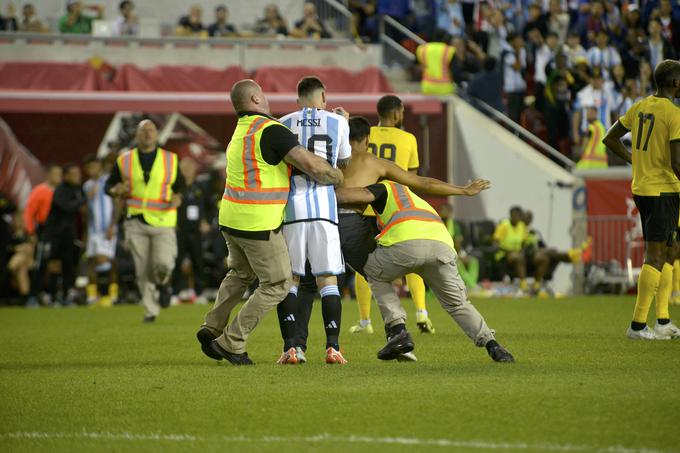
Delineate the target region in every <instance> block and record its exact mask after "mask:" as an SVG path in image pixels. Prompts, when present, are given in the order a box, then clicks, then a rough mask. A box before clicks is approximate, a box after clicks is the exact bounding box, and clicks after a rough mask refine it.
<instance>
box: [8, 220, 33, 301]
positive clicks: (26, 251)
mask: <svg viewBox="0 0 680 453" xmlns="http://www.w3.org/2000/svg"><path fill="white" fill-rule="evenodd" d="M8 239H9V245H10V247H11V257H10V259H9V262H8V263H7V270H8V271H9V272H10V274H11V276H12V278H13V280H14V283H15V285H16V289H17V292H18V293H19V296H20V297H21V299H22V300H23V301H24V302H25V301H26V299H27V298H28V295H29V293H30V290H31V277H30V272H31V268H32V267H33V253H34V249H35V245H34V244H33V242H31V241H30V239H29V237H28V235H27V234H26V231H25V229H24V222H23V217H22V216H21V213H20V212H18V211H17V212H15V213H14V215H13V216H12V231H11V232H10V235H9V237H8ZM0 282H2V279H0Z"/></svg>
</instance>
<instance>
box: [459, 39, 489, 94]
mask: <svg viewBox="0 0 680 453" xmlns="http://www.w3.org/2000/svg"><path fill="white" fill-rule="evenodd" d="M451 44H452V45H453V47H454V48H455V49H456V53H455V54H454V55H453V60H452V61H451V75H452V76H453V81H454V82H456V83H457V84H458V85H461V84H464V83H467V82H469V81H470V80H471V79H472V76H473V75H474V74H476V73H478V72H479V71H480V70H481V68H482V63H483V62H484V59H485V58H486V54H485V53H484V51H483V50H482V48H481V47H479V45H477V43H476V42H474V41H473V40H471V39H466V38H462V37H460V36H459V37H456V38H453V40H452V41H451Z"/></svg>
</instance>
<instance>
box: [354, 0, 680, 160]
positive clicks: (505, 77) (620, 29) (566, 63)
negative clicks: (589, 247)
mask: <svg viewBox="0 0 680 453" xmlns="http://www.w3.org/2000/svg"><path fill="white" fill-rule="evenodd" d="M358 3H361V4H364V5H365V4H366V3H370V2H358ZM378 3H379V2H378ZM398 3H401V4H402V10H401V11H400V12H398V11H395V16H396V17H398V20H400V22H402V23H403V24H407V25H408V26H409V27H410V28H412V29H413V30H414V31H416V32H417V33H418V34H420V35H421V36H423V37H424V38H425V39H426V40H428V41H439V42H445V43H447V44H449V45H450V46H452V47H453V48H454V49H455V54H454V56H453V58H452V61H451V65H450V71H451V76H452V78H453V81H454V82H455V84H456V88H457V90H458V93H459V94H462V95H469V96H470V98H471V99H472V100H473V101H476V100H481V101H484V102H485V103H486V104H489V105H490V106H492V107H494V108H495V109H497V110H499V111H501V112H504V113H506V114H507V115H508V116H509V117H510V118H511V119H512V120H514V121H515V122H517V123H520V124H521V125H522V126H524V127H525V128H526V129H528V130H530V131H532V132H534V133H535V134H536V135H538V136H540V137H541V138H543V139H545V140H546V141H547V142H548V143H550V144H551V145H552V146H554V147H555V148H558V149H560V150H561V151H562V152H563V153H564V154H567V155H570V154H571V151H572V146H573V145H576V146H577V147H579V146H582V145H583V144H584V142H585V141H586V140H585V137H586V135H587V130H588V124H589V123H588V121H587V109H588V108H595V109H596V110H597V118H598V120H599V121H600V122H601V123H602V125H603V126H604V127H605V128H608V127H609V126H610V125H611V124H612V122H613V120H615V119H616V118H618V116H619V115H621V114H623V112H625V111H626V110H627V109H628V108H629V107H630V106H631V105H632V104H633V103H634V102H635V101H636V100H638V99H640V98H641V97H643V96H646V95H648V94H651V93H652V92H653V90H654V80H653V76H652V74H653V68H654V67H655V66H656V65H657V64H658V63H659V62H660V61H662V60H664V59H668V58H677V57H678V52H679V51H680V5H678V2H677V1H675V0H673V1H671V0H641V1H612V0H607V1H604V0H594V1H570V2H566V1H560V0H545V1H525V0H521V1H513V2H509V1H484V2H479V1H477V2H475V1H460V0H447V1H439V2H437V8H436V13H434V16H433V17H431V18H430V19H431V20H422V18H419V15H418V11H417V10H415V9H409V8H408V4H409V3H413V4H417V3H419V2H394V4H395V5H396V4H398ZM395 7H396V6H395ZM397 13H398V14H397ZM366 20H368V19H364V22H363V23H365V22H366ZM433 24H435V26H433ZM364 33H367V34H370V33H371V31H370V29H369V30H364ZM402 42H403V41H402ZM406 45H408V42H407V41H406ZM573 157H575V158H578V156H573Z"/></svg>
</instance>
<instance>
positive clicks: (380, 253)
mask: <svg viewBox="0 0 680 453" xmlns="http://www.w3.org/2000/svg"><path fill="white" fill-rule="evenodd" d="M456 259H457V255H456V252H454V251H453V249H451V247H449V246H448V245H446V244H444V243H443V242H439V241H432V240H421V239H419V240H413V241H405V242H400V243H398V244H395V245H393V246H390V247H382V246H378V248H377V249H376V250H375V251H374V252H373V253H371V254H370V255H369V257H368V261H367V262H366V266H364V271H365V272H366V277H367V280H368V283H369V284H370V286H371V290H372V291H373V295H374V296H375V298H376V300H377V301H378V307H379V308H380V313H381V314H382V317H383V320H384V321H385V325H387V326H388V327H391V326H393V325H395V324H403V323H405V322H406V311H405V310H404V307H402V305H401V302H400V301H399V297H398V296H397V294H396V293H395V291H394V289H393V288H392V281H393V280H395V279H397V278H400V277H403V276H404V275H406V274H411V273H414V274H418V275H420V276H421V277H423V280H425V283H427V285H428V286H429V287H430V289H431V290H432V292H433V293H434V294H435V295H436V296H437V299H439V303H440V304H441V305H442V307H444V310H446V311H447V312H448V313H449V315H451V317H452V318H453V319H454V321H456V323H457V324H458V325H459V326H460V328H461V329H463V331H464V332H465V334H466V335H467V336H468V337H470V339H471V340H472V341H473V342H474V343H475V345H477V346H484V345H485V344H486V343H487V342H488V341H489V340H493V339H494V333H495V332H494V331H493V330H491V329H489V327H488V326H487V325H486V322H485V321H484V318H483V317H482V315H481V314H480V313H479V312H478V311H477V309H476V308H475V307H474V305H472V304H471V303H470V301H469V300H468V298H467V292H466V290H465V283H463V280H462V279H461V278H460V275H459V274H458V268H457V267H456Z"/></svg>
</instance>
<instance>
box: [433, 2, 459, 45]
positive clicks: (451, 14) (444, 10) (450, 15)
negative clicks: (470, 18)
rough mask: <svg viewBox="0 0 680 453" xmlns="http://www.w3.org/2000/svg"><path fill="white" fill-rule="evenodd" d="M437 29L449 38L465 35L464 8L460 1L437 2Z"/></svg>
mask: <svg viewBox="0 0 680 453" xmlns="http://www.w3.org/2000/svg"><path fill="white" fill-rule="evenodd" d="M436 17H437V28H438V29H439V30H444V31H445V32H446V33H448V34H449V36H461V35H463V34H465V19H464V18H463V6H462V5H461V3H460V1H459V0H437V15H436Z"/></svg>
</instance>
